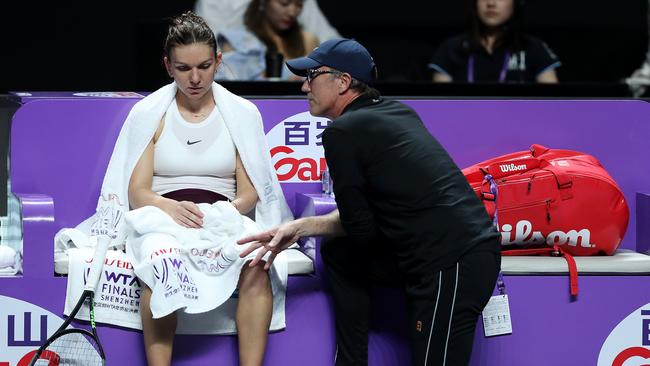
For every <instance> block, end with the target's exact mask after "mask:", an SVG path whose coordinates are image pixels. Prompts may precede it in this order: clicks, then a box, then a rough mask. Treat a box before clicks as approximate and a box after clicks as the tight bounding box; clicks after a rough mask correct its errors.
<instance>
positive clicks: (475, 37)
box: [462, 0, 524, 53]
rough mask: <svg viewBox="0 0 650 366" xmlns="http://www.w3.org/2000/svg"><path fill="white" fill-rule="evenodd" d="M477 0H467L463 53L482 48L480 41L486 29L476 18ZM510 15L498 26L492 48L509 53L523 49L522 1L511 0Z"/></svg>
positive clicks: (479, 19) (477, 17)
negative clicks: (502, 49)
mask: <svg viewBox="0 0 650 366" xmlns="http://www.w3.org/2000/svg"><path fill="white" fill-rule="evenodd" d="M477 1H478V0H467V1H466V6H467V22H468V32H467V34H466V41H465V42H463V45H462V47H463V51H464V52H467V53H472V52H474V51H476V50H477V49H480V48H482V47H483V46H482V45H481V39H482V38H484V37H485V36H486V35H487V32H488V29H487V27H486V26H485V24H483V22H481V18H479V16H478V10H477V9H476V8H477ZM512 6H513V8H512V15H511V16H510V19H508V20H507V21H505V22H504V23H503V24H501V26H499V36H498V38H497V39H496V41H495V43H494V47H502V48H505V49H508V50H510V51H516V50H520V49H521V48H522V47H523V42H524V38H523V7H524V0H512Z"/></svg>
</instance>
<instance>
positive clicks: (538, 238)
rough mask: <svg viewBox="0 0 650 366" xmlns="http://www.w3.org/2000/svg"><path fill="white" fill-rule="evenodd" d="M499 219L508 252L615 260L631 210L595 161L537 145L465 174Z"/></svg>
mask: <svg viewBox="0 0 650 366" xmlns="http://www.w3.org/2000/svg"><path fill="white" fill-rule="evenodd" d="M463 174H465V177H466V178H467V180H468V181H469V183H470V185H471V186H472V188H473V189H474V191H475V192H476V194H477V196H478V197H479V198H480V199H481V200H482V201H483V203H484V205H485V208H486V210H487V211H488V214H489V215H490V216H491V217H492V218H494V217H495V214H496V220H495V222H497V224H498V228H499V231H500V232H501V244H502V245H503V249H504V250H506V249H515V248H517V249H529V248H540V247H556V248H558V247H559V248H561V250H562V251H563V252H565V253H568V254H570V255H579V256H583V255H600V254H605V255H612V254H614V252H615V251H616V248H617V247H618V246H619V244H620V243H621V241H622V240H623V235H624V234H625V230H626V229H627V224H628V219H629V210H628V206H627V203H626V202H625V197H624V196H623V193H622V192H621V190H620V189H619V187H618V185H617V184H616V182H615V181H614V180H613V179H612V177H610V176H609V174H608V173H607V172H606V171H605V169H604V168H603V167H602V165H601V164H600V163H599V162H598V160H597V159H596V158H594V157H593V156H590V155H587V154H583V153H580V152H576V151H570V150H559V149H548V148H546V147H544V146H541V145H533V146H531V148H530V151H521V152H516V153H512V154H508V155H504V156H500V157H497V158H494V159H490V160H487V161H484V162H481V163H478V164H476V165H473V166H471V167H468V168H465V169H463Z"/></svg>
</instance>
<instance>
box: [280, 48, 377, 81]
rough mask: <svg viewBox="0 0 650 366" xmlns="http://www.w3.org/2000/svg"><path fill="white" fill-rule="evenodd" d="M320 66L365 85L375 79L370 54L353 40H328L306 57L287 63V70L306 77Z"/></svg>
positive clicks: (375, 71)
mask: <svg viewBox="0 0 650 366" xmlns="http://www.w3.org/2000/svg"><path fill="white" fill-rule="evenodd" d="M321 66H329V67H331V68H333V69H336V70H339V71H343V72H346V73H348V74H350V75H351V76H352V77H353V78H354V79H357V80H359V81H363V82H365V83H370V82H373V81H375V80H376V79H377V66H375V61H373V59H372V56H370V52H368V50H367V49H366V48H365V47H363V46H362V45H361V44H360V43H359V42H357V41H355V40H353V39H345V38H335V39H330V40H328V41H325V42H323V43H321V44H320V46H318V47H316V48H314V50H313V51H311V53H310V54H309V55H307V56H306V57H299V58H294V59H292V60H288V61H287V67H289V70H291V72H293V73H294V74H296V75H299V76H307V71H308V70H310V69H316V68H319V67H321Z"/></svg>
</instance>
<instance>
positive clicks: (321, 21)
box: [194, 0, 341, 42]
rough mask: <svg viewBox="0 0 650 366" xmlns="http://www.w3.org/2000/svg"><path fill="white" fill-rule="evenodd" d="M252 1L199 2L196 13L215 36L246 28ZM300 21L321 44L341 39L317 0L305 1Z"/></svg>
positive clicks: (209, 0) (195, 9)
mask: <svg viewBox="0 0 650 366" xmlns="http://www.w3.org/2000/svg"><path fill="white" fill-rule="evenodd" d="M249 3H250V0H197V2H196V4H195V5H194V12H195V13H196V14H197V15H199V16H201V17H202V18H203V19H205V21H206V22H207V23H208V25H209V26H210V28H212V31H213V32H214V33H215V34H218V33H220V32H222V31H223V30H225V29H229V28H238V27H243V26H244V12H245V11H246V8H247V7H248V4H249ZM298 21H299V22H300V24H302V25H303V26H304V27H305V30H306V31H308V32H311V33H313V34H314V35H316V37H317V38H318V40H319V41H320V42H324V41H326V40H328V39H332V38H341V35H340V34H339V32H338V31H337V30H336V29H335V28H334V27H332V25H331V24H330V23H329V21H328V20H327V18H325V15H323V12H322V11H321V10H320V8H319V7H318V3H317V2H316V0H305V3H304V7H303V10H302V13H301V14H300V16H299V17H298Z"/></svg>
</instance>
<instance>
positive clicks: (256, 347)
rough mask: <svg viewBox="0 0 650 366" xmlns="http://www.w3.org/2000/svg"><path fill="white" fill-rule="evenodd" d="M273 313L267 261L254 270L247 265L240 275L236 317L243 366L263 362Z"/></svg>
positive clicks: (257, 364)
mask: <svg viewBox="0 0 650 366" xmlns="http://www.w3.org/2000/svg"><path fill="white" fill-rule="evenodd" d="M272 312H273V293H272V291H271V281H270V279H269V273H268V272H267V271H265V270H264V262H261V263H260V265H257V266H255V267H249V266H248V264H246V265H245V266H244V269H243V270H242V273H241V275H240V276H239V302H238V304H237V316H236V322H237V335H238V338H239V364H240V366H259V365H261V364H262V362H263V361H264V351H265V349H266V342H267V340H268V335H269V326H270V325H271V314H272Z"/></svg>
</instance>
